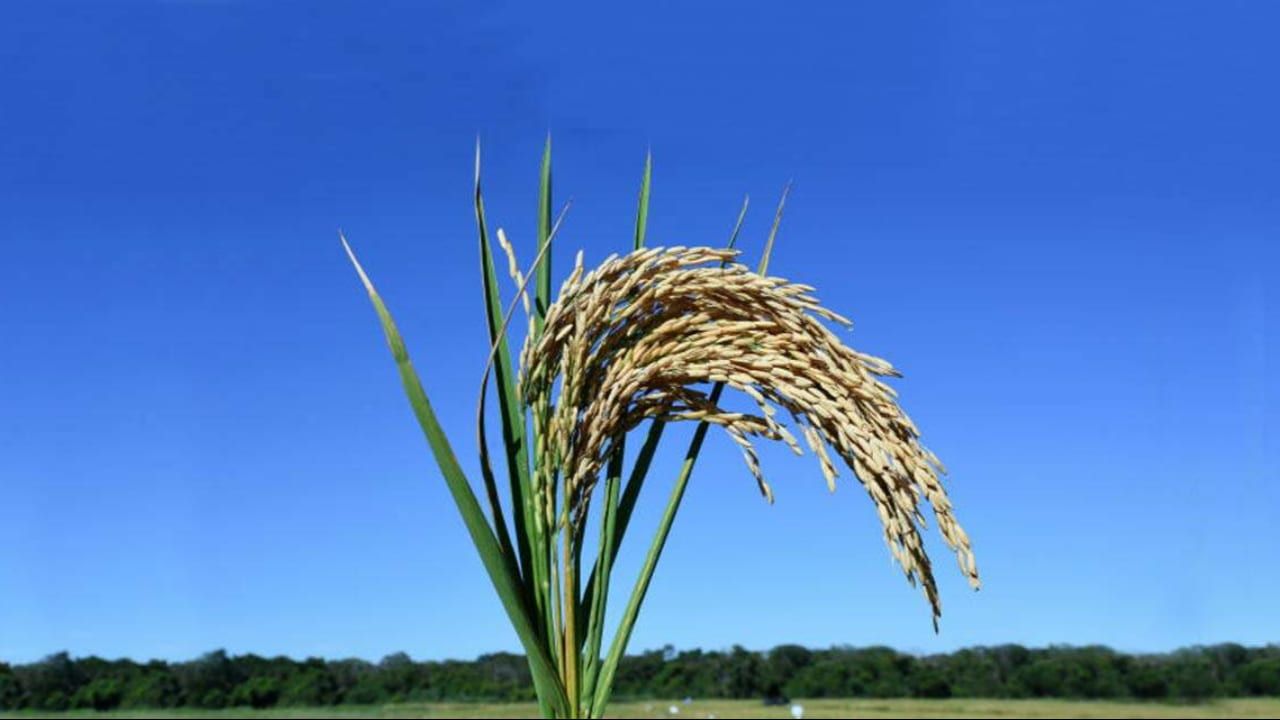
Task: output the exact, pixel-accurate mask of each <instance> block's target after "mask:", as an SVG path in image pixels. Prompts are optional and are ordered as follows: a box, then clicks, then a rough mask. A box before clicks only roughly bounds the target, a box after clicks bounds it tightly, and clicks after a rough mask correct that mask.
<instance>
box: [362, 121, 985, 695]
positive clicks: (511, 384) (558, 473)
mask: <svg viewBox="0 0 1280 720" xmlns="http://www.w3.org/2000/svg"><path fill="white" fill-rule="evenodd" d="M651 174H652V159H651V157H646V159H645V170H644V176H643V180H642V183H641V188H640V194H639V201H638V204H637V213H636V223H635V232H634V239H633V243H632V246H633V250H632V252H630V253H629V254H627V255H624V256H612V257H610V258H609V259H607V260H605V261H604V262H603V263H602V264H600V265H599V266H597V267H595V268H593V269H590V270H588V269H587V268H585V267H584V266H583V263H582V253H581V252H579V253H578V255H577V260H576V262H575V264H574V267H573V269H572V271H571V272H570V273H569V275H568V277H567V279H565V280H564V282H563V284H562V286H561V288H560V291H559V293H558V294H557V295H556V296H554V297H553V296H552V292H551V265H550V256H551V252H550V251H551V247H552V241H553V239H554V238H555V236H556V235H557V233H558V231H559V228H560V225H561V222H562V221H563V218H564V212H563V211H562V212H561V213H560V216H559V217H558V218H557V219H556V221H555V223H554V224H553V223H552V216H551V201H552V197H551V141H550V138H548V139H547V143H546V146H545V148H544V151H543V157H542V164H541V167H540V172H539V193H538V215H537V232H536V239H537V246H536V247H537V252H536V254H535V259H534V260H533V262H532V264H531V266H530V267H528V268H526V269H524V270H522V269H521V268H520V265H519V262H518V260H517V257H516V251H515V248H514V247H513V245H512V243H511V242H510V241H509V239H508V237H507V234H506V232H505V231H503V230H502V229H499V230H497V232H496V238H497V243H498V246H499V247H500V248H501V250H502V253H503V254H504V255H505V257H506V260H507V268H506V269H507V275H508V276H509V278H510V279H511V281H512V283H513V284H514V285H515V287H516V290H515V296H514V297H513V298H511V300H510V302H509V304H508V306H507V309H506V311H505V313H504V312H503V311H502V302H503V298H502V292H501V290H500V288H499V283H498V271H497V268H496V263H495V258H494V252H493V249H492V247H491V241H490V235H489V232H488V223H487V220H486V217H485V211H484V201H483V197H482V194H481V189H480V163H479V148H478V147H477V151H476V175H475V194H474V210H475V218H476V225H477V231H478V232H477V235H478V240H479V245H480V261H481V290H482V294H483V297H484V309H485V319H486V325H487V329H488V331H489V340H490V352H489V360H488V363H487V364H486V367H485V371H484V374H483V380H482V383H481V391H480V397H479V401H478V411H477V423H476V429H477V435H478V437H477V441H478V448H479V454H480V458H479V459H480V470H481V473H480V474H481V481H482V483H481V484H482V485H483V487H484V493H485V498H486V500H487V502H488V504H489V512H488V514H487V517H486V513H485V512H484V510H483V509H482V507H481V505H480V502H479V500H478V499H477V496H476V492H475V490H474V488H473V483H472V482H471V481H470V480H469V479H468V478H467V477H466V475H465V474H464V472H463V471H462V468H461V467H460V465H459V464H458V462H457V459H456V458H455V457H454V454H453V451H452V447H451V445H450V443H449V441H448V439H447V437H446V436H445V433H444V430H443V428H441V427H440V425H439V423H438V422H437V420H436V417H435V413H434V411H433V409H432V407H431V404H430V402H429V400H428V399H427V395H426V391H425V389H424V388H423V386H422V383H421V381H420V380H419V378H418V375H417V372H416V370H415V369H414V368H413V365H412V363H411V362H410V361H409V356H408V353H407V350H406V349H405V346H404V342H403V340H402V339H401V338H400V335H399V331H398V330H397V329H396V327H395V323H394V321H393V320H392V319H391V315H390V312H389V311H388V310H387V308H386V305H385V304H384V303H383V301H382V299H381V297H380V296H379V295H378V293H377V292H376V291H375V290H374V287H373V284H372V282H371V281H370V280H369V278H368V276H367V275H366V274H365V272H364V270H363V268H361V267H360V264H359V263H358V261H357V260H356V257H355V254H354V253H353V252H352V250H351V248H350V246H349V245H347V243H346V239H345V238H343V245H344V248H345V249H346V251H347V254H348V256H349V257H350V259H351V262H352V264H353V265H354V266H355V268H356V272H357V274H358V275H359V277H360V280H361V282H362V283H363V285H364V287H365V290H366V291H367V293H368V295H369V298H370V300H371V301H372V302H373V305H374V308H375V310H376V311H377V314H378V317H379V320H380V322H381V324H382V329H383V332H384V334H385V336H386V340H387V343H388V345H389V347H390V349H391V351H392V355H393V357H394V358H395V360H396V364H397V367H398V368H399V371H400V376H401V381H402V383H403V386H404V389H405V392H406V394H407V396H408V398H409V401H410V405H411V407H412V408H413V411H414V413H415V416H416V417H417V419H418V421H419V423H420V425H421V426H422V429H423V432H424V434H425V436H426V439H427V441H428V444H429V446H430V448H431V450H432V452H433V454H434V455H435V456H436V460H437V463H438V464H439V466H440V469H441V471H442V474H443V475H444V479H445V481H446V484H447V485H448V488H449V490H450V493H451V494H452V496H453V499H454V502H455V504H456V505H457V507H458V509H459V512H460V513H461V515H462V517H463V520H464V522H465V525H466V528H467V531H468V533H469V534H470V536H471V539H472V541H473V543H474V544H475V546H476V549H477V551H478V552H479V554H480V556H481V560H482V561H483V563H484V566H485V569H486V570H487V571H488V574H489V576H490V579H491V581H492V582H493V585H494V588H495V590H496V591H497V592H498V595H499V598H500V599H501V601H502V605H503V608H504V609H505V610H506V612H507V614H508V617H509V619H510V620H511V623H512V625H513V627H514V628H515V630H516V632H517V635H518V637H519V639H520V641H521V643H522V645H523V646H524V649H525V652H526V656H527V658H528V661H529V664H530V670H531V673H532V676H533V680H534V686H535V691H536V693H537V696H538V701H539V709H540V710H541V712H542V714H543V715H544V716H547V717H584V716H586V717H601V716H602V715H603V713H604V711H605V709H606V707H607V705H608V701H609V698H610V694H611V690H612V685H613V681H614V677H615V673H616V670H617V666H618V663H619V661H620V659H621V657H622V654H623V652H625V649H626V646H627V643H628V641H629V639H630V635H631V631H632V628H633V627H634V625H635V622H636V618H637V615H638V613H639V610H640V606H641V604H642V603H643V600H644V597H645V594H646V592H647V590H648V587H649V583H650V581H651V579H652V577H653V574H654V569H655V567H656V565H657V562H658V560H659V558H660V556H661V553H662V550H663V547H664V546H665V543H666V539H667V537H668V533H669V531H670V529H671V525H672V522H673V521H674V518H675V515H676V512H677V510H678V508H679V506H680V503H681V500H682V498H683V495H684V491H685V488H686V486H687V483H688V482H689V478H690V476H691V474H692V471H693V467H694V463H695V462H696V460H697V457H698V455H699V453H700V451H701V448H702V444H703V441H704V439H705V437H706V433H707V430H708V428H710V427H711V426H715V427H718V428H720V429H721V430H723V431H724V432H725V433H726V434H727V435H728V436H729V438H730V439H731V440H732V441H733V442H734V443H735V444H736V445H738V447H739V448H740V450H741V452H742V455H743V460H744V462H745V463H746V466H747V471H748V474H750V475H751V476H752V477H753V478H754V479H755V482H756V485H757V487H758V488H759V490H760V492H761V493H762V494H763V495H764V497H765V498H766V499H767V500H769V501H770V502H772V499H773V489H772V487H771V486H770V485H769V483H768V481H767V480H766V478H765V473H764V471H763V469H762V468H761V466H760V461H759V456H758V455H757V453H756V446H755V443H756V442H758V441H759V440H761V439H764V440H774V441H777V442H781V443H784V444H786V445H787V446H788V447H790V448H791V449H792V450H793V451H794V452H796V453H797V454H802V453H803V449H804V447H808V448H809V449H810V450H811V451H813V453H814V455H815V457H816V458H817V462H818V466H819V469H820V471H821V473H822V475H823V476H824V478H825V479H826V481H827V484H828V486H829V487H830V488H831V489H832V490H834V489H835V481H836V478H837V476H838V474H839V470H838V468H837V463H836V462H835V460H834V459H833V458H838V459H839V460H840V461H841V464H843V465H844V466H845V467H846V468H847V469H849V470H850V471H851V472H852V474H853V476H854V477H855V478H856V479H857V480H858V481H859V482H860V483H861V485H862V486H863V487H864V489H865V490H866V491H867V493H868V494H869V495H870V497H871V499H872V503H873V505H874V507H875V508H876V511H877V515H878V516H879V519H880V523H881V525H882V528H883V532H884V537H885V540H886V542H887V544H888V546H889V548H890V551H891V553H892V555H893V557H894V558H895V560H896V561H897V562H898V563H899V564H900V565H901V567H902V568H903V570H904V572H905V574H906V577H907V579H908V581H909V582H911V583H912V584H913V585H915V584H919V585H920V586H922V588H923V592H924V594H925V597H926V598H927V600H928V602H929V605H930V608H931V610H932V616H933V621H934V627H935V629H936V627H937V620H938V617H939V616H940V614H941V603H940V600H939V597H938V591H937V586H936V583H935V580H934V576H933V570H932V566H931V565H930V560H929V557H928V555H927V554H926V553H925V550H924V546H923V543H922V539H921V530H922V528H923V527H924V525H925V517H924V513H923V510H922V503H923V502H928V504H929V505H930V506H931V507H932V508H933V514H934V517H935V518H936V520H937V524H938V528H939V530H940V531H941V534H942V537H943V539H944V540H945V541H946V542H947V544H948V545H949V546H950V547H951V548H952V549H953V550H954V552H955V554H956V557H957V559H958V561H959V564H960V568H961V570H962V572H963V573H964V575H965V576H966V577H967V578H968V579H969V582H970V584H971V585H973V587H975V588H976V587H978V571H977V566H976V563H975V561H974V557H973V551H972V548H971V546H970V542H969V538H968V536H967V535H966V534H965V532H964V530H963V529H961V527H960V525H959V524H958V523H957V522H956V520H955V517H954V514H953V512H952V508H951V503H950V500H949V499H948V497H947V494H946V492H945V490H944V489H943V486H942V484H941V481H940V477H941V475H943V474H944V473H945V470H944V468H943V467H942V464H941V463H940V462H939V461H938V459H937V458H936V457H935V456H934V455H933V453H931V452H930V451H929V450H927V449H926V448H925V447H924V446H923V445H922V444H921V442H920V433H919V431H918V430H917V428H916V426H915V425H914V424H913V423H912V422H911V420H910V418H908V417H907V415H906V414H905V413H904V412H903V411H902V409H901V407H899V405H898V403H897V400H896V395H895V393H894V391H893V389H892V388H891V387H890V386H889V385H887V384H886V383H885V382H884V380H882V378H886V377H897V376H898V373H897V371H896V370H894V368H893V367H892V366H891V365H890V364H889V363H888V362H886V361H884V360H881V359H879V358H876V357H873V356H870V355H866V354H863V353H860V352H858V351H856V350H853V349H851V348H849V347H847V346H846V345H844V344H843V343H842V342H841V341H840V339H839V337H838V336H837V334H836V333H835V332H834V331H833V330H832V329H831V328H829V327H828V324H832V325H835V326H848V325H849V322H848V320H846V319H845V318H843V317H841V316H840V315H837V314H836V313H834V312H832V311H831V310H828V309H827V308H825V307H823V306H822V305H821V304H819V302H818V300H817V298H816V297H815V296H814V294H813V288H811V287H809V286H806V285H800V284H796V283H792V282H789V281H787V280H783V279H781V278H776V277H769V276H768V275H767V269H768V262H769V258H770V256H771V254H772V250H773V245H774V240H775V238H776V236H777V232H778V226H779V223H780V221H781V218H782V211H783V207H784V206H785V203H786V199H787V194H788V192H789V190H790V185H788V186H787V189H786V190H785V191H784V192H783V196H782V200H781V201H780V202H779V203H778V209H777V213H776V214H775V217H774V220H773V226H772V229H771V230H770V233H769V237H768V240H767V242H766V245H765V252H764V256H763V258H762V259H761V262H760V267H759V269H758V270H757V271H756V272H754V273H753V272H751V271H750V270H749V269H747V268H746V267H745V266H743V265H740V264H737V263H736V262H735V261H736V259H737V251H736V250H733V249H732V246H733V245H734V243H735V242H736V240H737V237H738V233H739V231H740V230H741V228H742V222H743V219H744V217H745V215H746V210H747V204H746V203H745V202H744V204H743V206H742V211H741V212H740V213H739V215H738V220H737V223H736V224H735V226H734V229H733V234H732V236H731V237H730V240H729V243H728V245H729V247H727V248H722V249H717V248H710V247H689V248H686V247H673V248H650V249H646V248H645V236H646V232H647V225H648V212H649V202H650V178H651ZM566 209H567V205H566ZM530 285H532V286H533V287H532V288H531V292H530V289H529V288H528V286H530ZM519 306H523V309H524V311H525V315H526V317H527V318H528V331H527V333H526V335H525V338H524V344H523V347H522V349H521V352H520V356H519V361H520V362H519V366H518V368H516V367H515V364H514V363H513V362H512V358H511V354H510V351H509V343H508V338H507V335H508V325H509V323H510V321H511V318H512V314H513V313H514V311H515V310H516V308H517V307H519ZM491 380H492V381H493V383H494V386H495V389H496V393H495V394H496V398H497V405H498V406H499V407H498V409H499V417H500V419H501V428H502V445H501V448H502V452H501V453H499V454H498V455H499V456H500V457H502V458H503V459H504V461H505V470H506V475H507V481H508V488H509V494H508V497H509V500H508V502H509V503H510V504H511V507H510V508H509V512H508V511H506V510H504V507H503V499H502V496H501V493H500V492H499V489H498V481H497V476H496V473H495V470H494V467H493V462H492V458H491V456H490V451H489V443H488V438H487V435H486V429H485V426H486V420H485V412H486V410H487V398H488V395H487V391H488V387H489V382H490V381H491ZM707 384H711V388H710V390H709V391H708V390H705V389H703V388H705V387H706V386H707ZM725 389H732V390H734V391H736V392H738V393H740V394H742V395H745V396H746V397H747V398H749V399H750V400H751V401H752V403H753V404H754V406H755V408H756V409H757V411H754V412H738V411H731V410H728V409H726V407H725V406H724V405H723V404H721V397H722V393H723V392H724V390H725ZM680 421H697V423H698V427H697V429H696V430H695V432H694V433H693V439H692V441H691V442H690V444H689V448H688V450H687V451H686V453H685V455H684V462H683V464H682V466H681V469H680V473H679V474H678V476H677V477H676V482H675V486H674V487H673V489H672V491H671V496H670V499H669V501H668V503H667V506H666V508H665V511H664V513H663V515H662V517H661V520H660V523H659V526H658V528H657V530H656V532H655V534H654V536H653V540H652V543H651V545H650V548H649V551H648V554H647V555H646V557H645V559H644V562H643V564H642V566H641V571H640V575H639V577H638V578H637V580H636V583H635V587H634V589H633V591H632V593H631V596H630V597H629V599H628V603H627V605H626V608H625V611H624V612H623V615H622V619H621V620H620V622H619V623H618V624H617V626H616V629H615V636H614V640H613V644H612V645H611V647H610V649H609V652H608V655H607V657H604V658H603V659H602V658H601V646H602V638H603V633H604V624H605V617H606V612H605V607H606V604H607V602H608V599H609V587H610V583H611V573H612V570H613V563H614V560H615V559H616V557H617V554H618V551H619V548H620V546H621V545H622V542H623V539H624V536H625V534H626V532H627V529H628V526H629V521H630V517H631V514H632V510H633V508H634V506H635V503H636V502H637V498H638V497H639V494H640V490H641V488H642V486H643V485H644V482H645V478H646V476H647V473H648V471H649V468H650V466H651V463H652V460H653V457H654V454H655V453H656V450H657V447H658V445H659V443H660V441H661V439H662V434H663V428H664V426H665V424H666V423H669V422H680ZM644 423H648V429H647V431H646V433H645V438H644V442H643V443H642V444H641V445H640V449H639V452H638V453H637V455H636V458H635V460H634V463H633V464H632V467H631V470H630V472H629V473H628V472H626V468H625V464H626V449H625V448H626V438H627V435H628V433H630V432H631V431H633V430H635V429H637V428H638V427H639V426H640V425H641V424H644ZM802 443H803V444H802ZM602 474H603V483H604V486H603V489H600V490H599V491H597V485H598V484H600V483H601V481H602V479H601V475H602ZM624 477H625V478H626V483H625V485H624V484H623V479H624ZM593 498H594V499H593ZM593 503H597V504H598V503H603V509H602V511H601V514H600V518H599V523H598V528H599V541H598V543H597V544H596V553H597V555H596V558H595V559H594V561H590V562H589V567H590V573H589V575H587V576H584V574H583V573H582V569H583V565H582V552H583V538H584V536H585V532H586V527H587V524H588V519H589V515H590V512H591V508H592V505H593ZM508 517H509V518H510V523H509V522H508ZM584 579H585V583H584V582H583V580H584Z"/></svg>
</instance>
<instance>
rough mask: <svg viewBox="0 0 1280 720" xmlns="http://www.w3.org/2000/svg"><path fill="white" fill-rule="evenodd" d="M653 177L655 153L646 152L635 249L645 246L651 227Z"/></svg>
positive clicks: (637, 213) (641, 181)
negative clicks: (646, 233)
mask: <svg viewBox="0 0 1280 720" xmlns="http://www.w3.org/2000/svg"><path fill="white" fill-rule="evenodd" d="M652 178H653V153H652V152H647V153H645V154H644V177H643V178H642V179H641V180H640V202H639V203H638V205H639V207H638V208H637V209H636V239H635V246H634V247H633V249H634V250H639V249H640V248H642V247H644V235H645V231H646V230H647V229H648V227H649V183H650V181H651V180H652Z"/></svg>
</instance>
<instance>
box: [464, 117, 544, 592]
mask: <svg viewBox="0 0 1280 720" xmlns="http://www.w3.org/2000/svg"><path fill="white" fill-rule="evenodd" d="M475 214H476V229H477V231H478V234H479V241H480V274H481V278H482V281H483V283H482V284H483V287H484V296H485V305H484V309H485V320H486V323H487V325H488V328H489V347H490V348H493V347H494V346H496V348H497V349H496V353H495V355H494V368H495V369H496V371H497V372H496V375H495V378H494V384H495V385H497V388H498V405H499V408H500V410H501V416H502V439H503V443H504V448H503V449H504V451H505V456H506V466H507V476H508V482H509V484H510V491H511V507H512V517H513V519H514V522H515V535H516V542H517V543H518V545H519V551H518V552H519V558H520V569H521V570H522V571H523V572H522V574H521V578H522V585H523V587H524V593H525V599H526V602H529V603H530V604H532V603H533V595H534V573H533V569H532V564H533V559H532V550H531V548H530V545H529V534H528V532H527V528H528V527H529V526H530V525H532V519H531V518H530V517H529V504H528V503H526V502H525V498H526V497H527V496H528V494H529V492H530V491H529V487H530V480H529V475H530V470H529V447H528V445H527V444H526V442H525V414H524V404H523V403H522V402H521V400H520V398H519V396H518V395H517V394H516V389H515V379H514V376H515V373H514V370H513V367H512V363H511V352H510V348H509V347H508V345H507V336H506V332H505V331H504V328H503V327H502V322H503V317H502V298H501V293H500V292H499V290H498V274H497V270H496V269H495V267H494V261H493V246H492V245H491V244H490V242H489V229H488V226H487V223H486V222H485V212H484V196H483V194H482V193H481V190H480V145H479V143H477V144H476V172H475ZM484 411H485V408H484V407H483V406H481V408H480V417H479V419H478V420H477V422H478V424H479V428H478V430H479V432H478V435H479V446H480V467H481V472H482V474H483V476H484V482H485V488H486V490H487V491H488V495H489V504H490V506H491V507H492V511H493V517H494V525H495V527H497V528H498V541H499V542H500V543H501V545H502V547H503V550H504V551H505V552H507V553H508V554H511V553H512V552H513V551H512V549H511V537H510V535H509V534H508V532H507V524H506V520H505V518H504V517H503V513H502V501H501V498H500V497H499V496H498V491H497V485H496V483H495V481H494V479H493V469H492V464H491V462H490V458H489V448H488V439H487V438H486V437H485V430H484V415H483V414H484Z"/></svg>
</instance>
